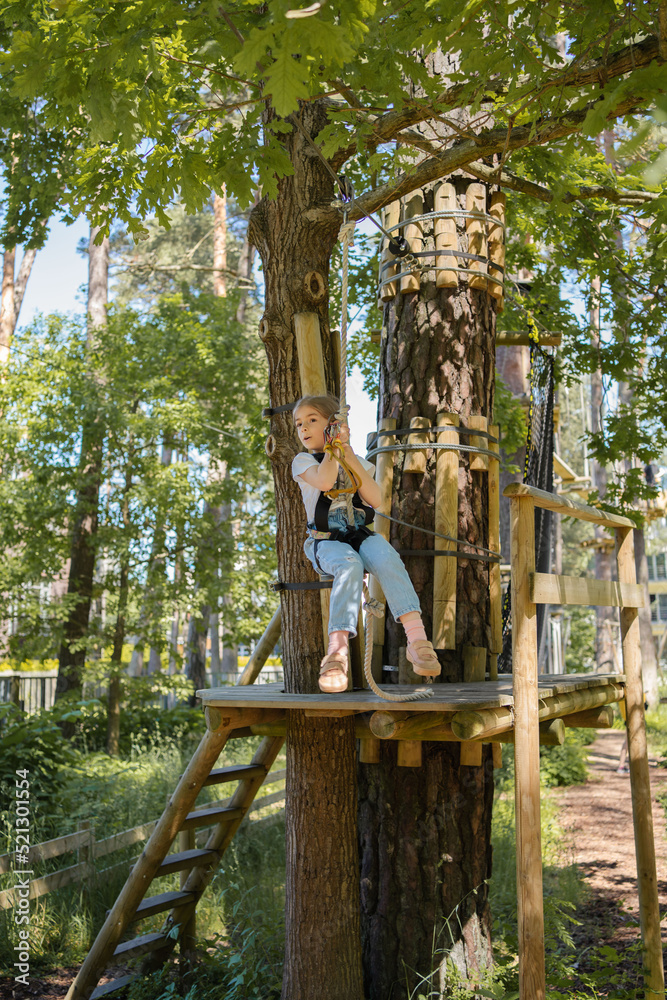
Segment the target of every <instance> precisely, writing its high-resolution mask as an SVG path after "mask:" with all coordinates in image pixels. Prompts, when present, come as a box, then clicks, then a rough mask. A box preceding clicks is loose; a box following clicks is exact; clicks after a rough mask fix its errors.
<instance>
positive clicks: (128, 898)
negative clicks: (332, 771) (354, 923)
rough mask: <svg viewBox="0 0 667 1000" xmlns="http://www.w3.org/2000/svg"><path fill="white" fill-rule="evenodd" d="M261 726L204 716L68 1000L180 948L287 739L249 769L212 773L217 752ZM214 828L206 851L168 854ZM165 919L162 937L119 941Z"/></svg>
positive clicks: (265, 748)
mask: <svg viewBox="0 0 667 1000" xmlns="http://www.w3.org/2000/svg"><path fill="white" fill-rule="evenodd" d="M269 714H271V713H269ZM276 714H281V713H276ZM260 720H261V721H262V722H267V721H270V720H269V719H268V716H267V712H266V710H264V711H262V710H259V711H258V710H255V709H234V708H230V709H227V708H224V709H215V708H207V710H206V726H207V729H206V734H205V735H204V737H203V738H202V741H201V743H200V744H199V746H198V747H197V750H196V751H195V754H194V756H193V757H192V760H191V761H190V763H189V764H188V766H187V768H186V770H185V772H184V773H183V775H182V776H181V779H180V781H179V783H178V785H177V786H176V790H175V791H174V794H173V795H172V797H171V799H170V801H169V803H168V804H167V807H166V809H165V811H164V812H163V814H162V816H161V817H160V819H159V820H158V823H157V825H156V827H155V830H154V831H153V834H152V835H151V837H150V839H149V840H148V841H147V843H146V846H145V848H144V850H143V851H142V853H141V856H140V857H139V859H138V860H137V862H136V863H135V865H134V867H133V868H132V870H131V872H130V874H129V876H128V879H127V881H126V883H125V885H124V886H123V889H122V890H121V892H120V895H119V896H118V899H117V900H116V902H115V904H114V906H113V908H112V909H111V910H110V911H109V914H108V916H107V919H106V921H105V923H104V925H103V927H102V929H101V930H100V932H99V934H98V935H97V938H96V939H95V942H94V944H93V946H92V948H91V950H90V952H89V953H88V956H87V958H86V960H85V961H84V963H83V965H82V966H81V969H80V970H79V973H78V975H77V977H76V979H75V980H74V982H73V983H72V985H71V987H70V989H69V992H68V993H67V997H66V1000H97V998H98V997H103V996H107V995H108V994H112V993H115V992H116V991H118V990H120V989H122V988H123V987H124V986H127V985H128V984H129V983H130V982H131V981H132V980H133V979H135V978H137V975H138V973H137V974H133V975H128V976H122V977H121V978H119V979H115V980H113V981H112V982H110V983H106V984H105V985H103V986H98V985H97V984H98V983H99V980H100V976H101V975H102V974H103V972H104V969H105V968H106V967H107V965H108V964H109V963H110V962H111V961H113V960H115V961H118V962H124V961H126V960H127V959H129V958H136V957H137V956H139V955H146V956H147V958H146V960H145V963H144V971H147V970H148V969H155V968H158V967H159V966H160V965H161V964H162V963H163V962H165V961H166V959H167V958H168V957H169V955H170V953H171V951H172V950H173V948H174V945H175V944H176V942H177V941H181V944H182V945H183V942H184V941H185V939H186V938H187V928H188V925H191V921H192V918H193V917H194V914H195V910H196V907H197V903H198V902H199V900H200V898H201V896H202V893H203V892H204V889H205V888H206V886H207V885H208V884H209V882H210V881H211V879H212V878H213V875H214V873H215V870H216V868H217V866H218V864H219V863H220V860H221V858H222V856H223V854H224V852H225V851H226V850H227V848H228V847H229V845H230V843H231V842H232V839H233V837H234V834H235V833H236V831H237V830H238V828H239V826H240V825H241V822H242V821H243V819H244V817H245V816H246V814H247V812H248V810H249V808H250V806H251V805H252V802H253V800H254V798H255V796H256V795H257V792H258V791H259V789H260V788H261V786H262V784H263V783H264V781H265V779H266V777H267V775H268V773H269V770H270V769H271V766H272V765H273V763H274V761H275V759H276V757H277V756H278V754H279V752H280V750H281V748H282V746H283V743H284V738H283V737H282V736H277V737H271V736H267V737H265V738H264V739H263V740H262V742H261V744H260V746H259V748H258V750H257V751H256V753H255V754H254V756H253V758H252V760H251V761H250V763H249V764H240V765H234V766H232V767H221V768H217V769H214V765H215V763H216V761H217V759H218V757H219V755H220V752H221V751H222V749H223V747H224V746H225V744H226V742H227V740H228V739H229V738H230V736H232V735H234V734H235V730H236V731H237V732H236V734H235V735H236V736H239V735H241V734H240V733H239V732H238V730H239V729H240V730H243V735H245V736H247V735H250V731H249V730H248V728H247V727H249V726H251V725H254V724H255V723H258V722H260ZM230 781H238V786H237V788H236V790H235V791H234V793H233V794H232V795H231V797H230V798H229V799H228V800H227V801H226V802H224V803H223V804H216V805H215V806H212V807H205V808H202V809H198V810H193V806H194V804H195V800H196V798H197V795H198V794H199V792H200V791H201V789H202V788H205V787H208V786H210V785H218V784H223V783H227V782H230ZM213 822H215V826H214V827H213V829H212V831H211V833H210V834H209V837H208V840H207V842H206V845H205V847H203V848H202V849H197V848H190V849H188V850H184V851H179V853H177V854H168V852H169V850H170V848H171V846H172V844H173V842H174V839H175V837H176V836H177V834H179V832H183V831H194V830H195V829H196V828H197V827H204V826H211V825H212V823H213ZM173 872H181V873H182V875H181V889H180V890H178V891H171V892H162V893H158V894H157V895H152V896H149V895H147V893H148V891H149V889H150V887H151V885H152V883H153V881H154V880H155V879H158V878H161V877H162V876H164V875H170V874H172V873H173ZM186 873H187V874H186ZM167 911H169V916H168V917H167V919H166V921H165V924H164V926H163V927H162V929H161V930H160V931H158V932H155V933H151V934H144V935H141V936H139V937H135V938H132V939H130V940H129V941H121V938H122V937H123V935H124V933H125V931H126V930H127V928H128V927H129V925H130V924H133V923H134V922H135V921H138V920H142V919H143V918H145V917H150V916H153V914H155V913H164V912H167Z"/></svg>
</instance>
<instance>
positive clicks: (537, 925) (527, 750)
mask: <svg viewBox="0 0 667 1000" xmlns="http://www.w3.org/2000/svg"><path fill="white" fill-rule="evenodd" d="M510 546H511V562H512V672H513V693H514V720H515V721H514V747H515V790H516V791H515V800H516V868H517V878H516V887H517V909H518V932H519V995H520V998H521V1000H545V996H546V984H545V968H544V904H543V898H542V843H541V831H540V728H539V717H538V692H537V616H536V607H535V605H534V604H533V602H532V601H531V600H530V589H529V587H530V583H529V575H530V573H534V572H535V505H534V503H533V501H532V499H530V498H528V497H526V498H524V499H518V498H516V499H515V498H512V499H511V500H510Z"/></svg>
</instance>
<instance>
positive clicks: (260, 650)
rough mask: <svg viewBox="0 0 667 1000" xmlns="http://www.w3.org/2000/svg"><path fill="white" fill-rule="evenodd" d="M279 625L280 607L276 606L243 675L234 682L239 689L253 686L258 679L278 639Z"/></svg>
mask: <svg viewBox="0 0 667 1000" xmlns="http://www.w3.org/2000/svg"><path fill="white" fill-rule="evenodd" d="M280 623H281V614H280V605H278V610H277V611H275V612H274V615H273V618H272V619H271V621H270V622H269V624H268V625H267V626H266V630H265V632H264V635H263V636H262V638H261V639H260V640H259V642H258V643H257V645H256V646H255V649H254V652H253V654H252V656H251V657H250V659H249V660H248V662H247V663H246V665H245V667H244V668H243V673H242V674H241V676H240V677H239V679H238V681H237V682H236V683H237V684H238V685H240V686H241V687H243V686H245V685H246V684H254V683H255V681H256V680H257V678H258V677H259V675H260V673H261V670H262V667H263V666H264V664H265V663H266V661H267V660H268V658H269V657H270V656H271V653H272V652H273V647H274V646H275V644H276V643H277V642H278V639H279V638H280Z"/></svg>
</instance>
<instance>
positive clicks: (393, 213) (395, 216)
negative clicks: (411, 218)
mask: <svg viewBox="0 0 667 1000" xmlns="http://www.w3.org/2000/svg"><path fill="white" fill-rule="evenodd" d="M383 215H384V217H383V220H382V222H383V225H384V228H385V229H392V228H393V227H394V226H395V225H397V223H398V221H399V219H400V215H401V203H400V202H399V201H392V202H391V204H389V205H387V207H386V208H385V210H384V213H383ZM392 235H395V236H398V231H396V233H392ZM390 260H394V255H393V254H392V253H391V251H390V250H389V240H388V239H386V238H385V239H384V240H383V242H382V256H381V258H380V280H381V281H386V280H387V278H391V277H393V275H395V274H396V265H395V264H394V265H393V266H392V267H388V268H387V269H386V270H384V271H383V270H382V265H383V264H387V263H389V261H390ZM395 295H396V282H395V281H392V282H391V284H389V285H385V286H384V288H382V289H381V290H380V301H381V302H391V300H392V299H393V298H394V296H395Z"/></svg>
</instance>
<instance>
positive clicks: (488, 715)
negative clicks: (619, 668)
mask: <svg viewBox="0 0 667 1000" xmlns="http://www.w3.org/2000/svg"><path fill="white" fill-rule="evenodd" d="M624 693H625V689H624V687H623V686H622V685H621V684H618V683H613V682H610V683H609V684H605V685H603V686H597V687H591V688H583V689H580V690H578V691H562V692H560V693H558V694H555V695H552V696H551V697H550V698H542V699H540V701H539V702H538V707H537V718H538V720H539V721H540V722H545V721H547V720H548V719H558V718H561V717H564V716H566V715H572V714H573V713H575V712H587V711H589V710H590V709H596V708H600V707H601V706H602V705H611V704H614V703H615V702H617V701H620V700H621V698H623V696H624ZM513 718H514V713H513V710H512V709H511V708H482V709H477V710H476V711H475V710H470V709H464V710H462V711H460V712H455V713H454V714H453V715H452V716H451V728H452V732H453V734H454V736H455V738H456V739H459V740H476V739H485V738H487V737H489V736H494V735H495V734H496V733H504V732H508V731H509V730H510V729H511V728H512V723H513Z"/></svg>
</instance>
